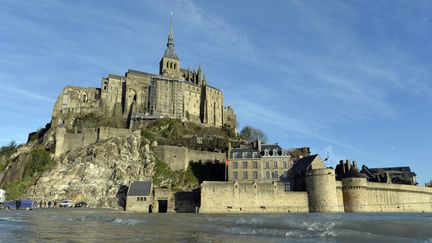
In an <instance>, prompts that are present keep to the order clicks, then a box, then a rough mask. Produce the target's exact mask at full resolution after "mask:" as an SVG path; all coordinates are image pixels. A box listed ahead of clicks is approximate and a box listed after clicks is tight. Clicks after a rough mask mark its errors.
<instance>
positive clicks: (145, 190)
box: [127, 181, 152, 196]
mask: <svg viewBox="0 0 432 243" xmlns="http://www.w3.org/2000/svg"><path fill="white" fill-rule="evenodd" d="M151 183H152V182H151V181H134V182H132V184H131V185H130V187H129V190H128V193H127V195H128V196H149V195H150V191H151Z"/></svg>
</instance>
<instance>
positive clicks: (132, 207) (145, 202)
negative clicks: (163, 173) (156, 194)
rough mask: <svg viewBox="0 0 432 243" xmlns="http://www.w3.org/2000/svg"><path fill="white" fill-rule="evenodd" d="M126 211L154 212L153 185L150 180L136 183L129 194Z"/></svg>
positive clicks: (133, 183)
mask: <svg viewBox="0 0 432 243" xmlns="http://www.w3.org/2000/svg"><path fill="white" fill-rule="evenodd" d="M126 200H127V203H126V210H127V211H134V212H143V213H151V212H152V211H153V201H154V200H153V183H152V182H151V181H150V180H146V181H134V182H132V184H131V185H130V187H129V190H128V192H127V198H126Z"/></svg>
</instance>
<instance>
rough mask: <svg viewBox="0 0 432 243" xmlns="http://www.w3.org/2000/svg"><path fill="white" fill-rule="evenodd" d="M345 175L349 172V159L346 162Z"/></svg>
mask: <svg viewBox="0 0 432 243" xmlns="http://www.w3.org/2000/svg"><path fill="white" fill-rule="evenodd" d="M345 166H346V173H349V171H350V170H351V162H350V160H349V159H347V160H346V165H345Z"/></svg>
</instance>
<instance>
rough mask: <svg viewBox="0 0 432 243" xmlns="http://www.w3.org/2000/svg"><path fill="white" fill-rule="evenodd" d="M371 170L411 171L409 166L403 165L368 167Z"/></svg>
mask: <svg viewBox="0 0 432 243" xmlns="http://www.w3.org/2000/svg"><path fill="white" fill-rule="evenodd" d="M368 170H369V171H371V172H378V171H379V170H383V171H395V172H402V171H406V172H411V168H410V167H409V166H403V167H384V168H368Z"/></svg>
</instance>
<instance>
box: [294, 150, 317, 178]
mask: <svg viewBox="0 0 432 243" xmlns="http://www.w3.org/2000/svg"><path fill="white" fill-rule="evenodd" d="M317 156H318V154H314V155H310V156H307V157H304V158H301V159H299V160H297V161H296V162H295V163H294V165H293V167H292V168H291V171H292V172H293V174H294V175H295V174H297V173H298V172H300V171H305V170H307V169H308V168H309V166H310V165H311V164H312V162H313V161H314V160H315V158H316V157H317Z"/></svg>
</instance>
